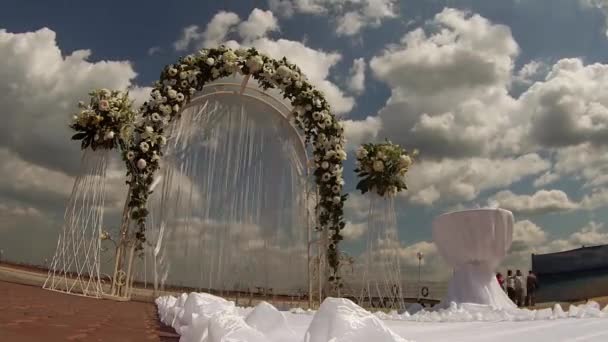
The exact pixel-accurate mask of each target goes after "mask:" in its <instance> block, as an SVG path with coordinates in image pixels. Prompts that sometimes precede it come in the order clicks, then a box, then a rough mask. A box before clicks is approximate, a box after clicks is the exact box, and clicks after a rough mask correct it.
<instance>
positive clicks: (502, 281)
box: [496, 272, 505, 291]
mask: <svg viewBox="0 0 608 342" xmlns="http://www.w3.org/2000/svg"><path fill="white" fill-rule="evenodd" d="M496 280H497V281H498V285H500V288H501V289H502V290H503V291H505V278H504V277H503V276H502V273H500V272H498V273H496Z"/></svg>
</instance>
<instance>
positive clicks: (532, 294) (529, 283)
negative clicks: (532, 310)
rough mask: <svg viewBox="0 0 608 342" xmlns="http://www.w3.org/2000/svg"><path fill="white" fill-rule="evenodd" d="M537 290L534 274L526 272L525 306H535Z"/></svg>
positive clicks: (536, 279)
mask: <svg viewBox="0 0 608 342" xmlns="http://www.w3.org/2000/svg"><path fill="white" fill-rule="evenodd" d="M537 289H538V278H537V277H536V274H534V273H533V272H532V271H529V272H528V277H527V278H526V294H527V295H526V305H527V306H534V305H536V290H537Z"/></svg>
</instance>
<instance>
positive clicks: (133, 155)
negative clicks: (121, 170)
mask: <svg viewBox="0 0 608 342" xmlns="http://www.w3.org/2000/svg"><path fill="white" fill-rule="evenodd" d="M133 159H135V153H134V152H133V151H129V152H127V160H129V161H133Z"/></svg>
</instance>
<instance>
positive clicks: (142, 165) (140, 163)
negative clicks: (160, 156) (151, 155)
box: [137, 159, 148, 170]
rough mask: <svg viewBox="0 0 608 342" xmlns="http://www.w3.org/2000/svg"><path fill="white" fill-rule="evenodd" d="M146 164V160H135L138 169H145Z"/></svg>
mask: <svg viewBox="0 0 608 342" xmlns="http://www.w3.org/2000/svg"><path fill="white" fill-rule="evenodd" d="M147 165H148V163H146V161H145V160H143V159H140V160H138V161H137V168H138V169H140V170H143V169H145V168H146V166H147Z"/></svg>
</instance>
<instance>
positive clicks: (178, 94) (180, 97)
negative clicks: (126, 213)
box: [176, 93, 184, 102]
mask: <svg viewBox="0 0 608 342" xmlns="http://www.w3.org/2000/svg"><path fill="white" fill-rule="evenodd" d="M176 98H177V101H179V102H182V101H184V94H182V93H177V97H176Z"/></svg>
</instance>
